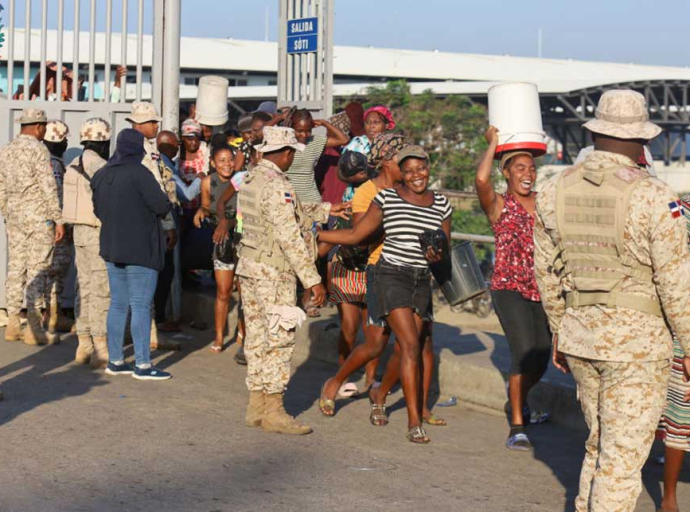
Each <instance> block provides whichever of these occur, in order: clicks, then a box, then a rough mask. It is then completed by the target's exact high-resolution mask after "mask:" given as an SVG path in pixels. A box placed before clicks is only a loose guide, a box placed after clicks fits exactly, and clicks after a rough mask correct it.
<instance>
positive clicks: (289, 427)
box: [261, 393, 312, 435]
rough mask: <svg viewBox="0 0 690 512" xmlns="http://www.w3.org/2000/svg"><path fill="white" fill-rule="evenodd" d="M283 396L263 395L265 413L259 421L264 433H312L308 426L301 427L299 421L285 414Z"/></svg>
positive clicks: (277, 394) (278, 394) (279, 394)
mask: <svg viewBox="0 0 690 512" xmlns="http://www.w3.org/2000/svg"><path fill="white" fill-rule="evenodd" d="M283 396H284V393H274V394H270V395H264V397H265V400H266V412H265V413H264V418H263V420H262V421H261V427H262V428H263V429H264V430H265V431H266V432H279V433H281V434H295V435H304V434H309V433H310V432H311V431H312V430H311V427H310V426H308V425H302V424H301V423H300V422H299V421H297V420H296V419H295V418H293V417H292V416H290V415H289V414H288V413H287V412H285V407H284V406H283Z"/></svg>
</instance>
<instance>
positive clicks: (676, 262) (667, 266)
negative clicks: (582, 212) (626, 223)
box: [633, 180, 690, 354]
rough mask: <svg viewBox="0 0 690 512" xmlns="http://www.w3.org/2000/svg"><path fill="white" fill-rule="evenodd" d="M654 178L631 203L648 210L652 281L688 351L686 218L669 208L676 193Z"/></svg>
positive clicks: (689, 260)
mask: <svg viewBox="0 0 690 512" xmlns="http://www.w3.org/2000/svg"><path fill="white" fill-rule="evenodd" d="M654 182H655V184H656V186H655V187H653V188H650V189H649V190H648V191H647V193H646V194H645V201H642V202H635V203H633V208H635V209H638V210H640V211H647V212H650V218H649V227H650V239H649V242H650V257H651V260H652V267H653V268H654V283H655V284H656V288H657V293H658V294H659V298H660V299H661V305H662V306H663V308H664V313H665V314H666V318H667V319H668V322H669V324H670V325H671V328H672V329H673V332H674V333H675V335H676V338H677V339H678V341H679V342H680V344H681V346H682V347H683V352H685V353H686V354H690V301H688V290H690V252H688V232H687V228H686V220H685V218H684V217H683V215H680V216H679V215H678V214H677V213H674V212H673V211H672V208H673V206H672V205H673V203H677V202H678V197H677V196H675V195H674V194H673V193H672V192H671V190H670V189H669V187H668V186H667V185H666V184H664V183H662V182H659V181H656V180H654ZM650 203H651V204H650Z"/></svg>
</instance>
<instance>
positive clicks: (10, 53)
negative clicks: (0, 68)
mask: <svg viewBox="0 0 690 512" xmlns="http://www.w3.org/2000/svg"><path fill="white" fill-rule="evenodd" d="M9 14H10V30H9V33H8V34H7V99H8V100H11V99H12V95H13V94H14V0H10V10H9Z"/></svg>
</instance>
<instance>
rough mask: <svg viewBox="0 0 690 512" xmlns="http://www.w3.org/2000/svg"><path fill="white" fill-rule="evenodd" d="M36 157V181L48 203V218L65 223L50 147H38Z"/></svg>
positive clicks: (46, 203) (57, 222)
mask: <svg viewBox="0 0 690 512" xmlns="http://www.w3.org/2000/svg"><path fill="white" fill-rule="evenodd" d="M35 158H36V181H37V182H38V186H39V188H40V189H41V192H42V193H43V200H44V204H45V205H46V220H52V221H54V222H55V223H56V224H64V221H63V220H62V210H61V209H60V201H59V200H58V190H57V184H56V183H55V177H54V176H53V166H52V165H51V164H50V153H48V149H47V148H46V147H45V146H43V144H41V145H40V147H37V148H36V157H35Z"/></svg>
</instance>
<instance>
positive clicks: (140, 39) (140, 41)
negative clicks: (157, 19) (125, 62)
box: [137, 0, 144, 101]
mask: <svg viewBox="0 0 690 512" xmlns="http://www.w3.org/2000/svg"><path fill="white" fill-rule="evenodd" d="M143 60H144V0H139V27H138V29H137V101H141V82H142V74H143V73H142V67H143V63H142V61H143Z"/></svg>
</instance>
